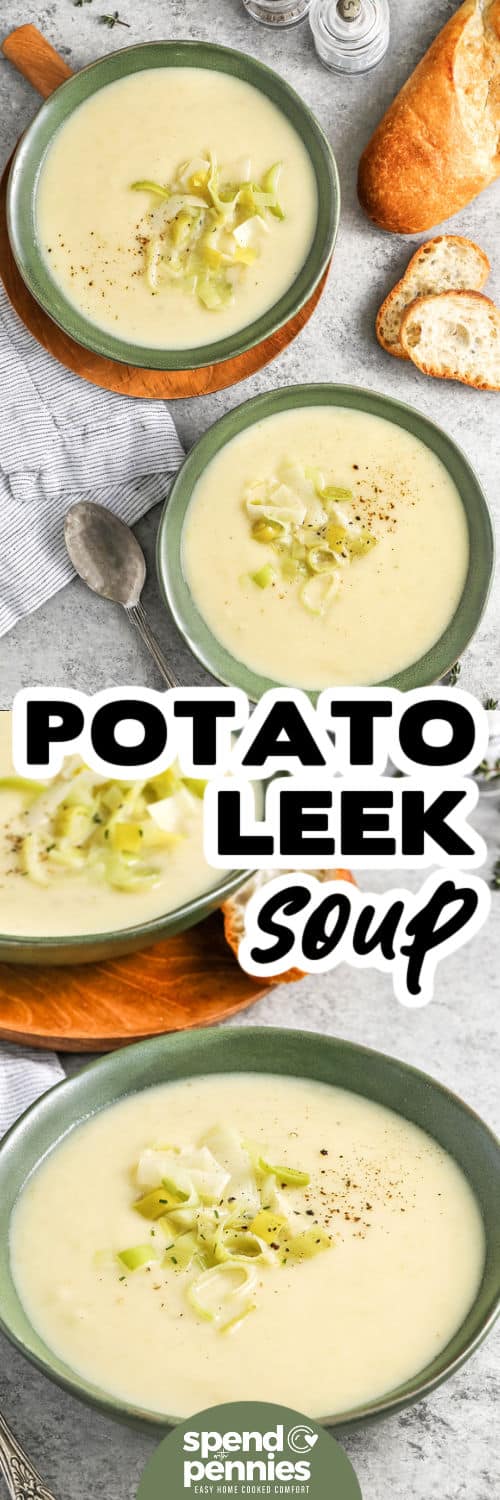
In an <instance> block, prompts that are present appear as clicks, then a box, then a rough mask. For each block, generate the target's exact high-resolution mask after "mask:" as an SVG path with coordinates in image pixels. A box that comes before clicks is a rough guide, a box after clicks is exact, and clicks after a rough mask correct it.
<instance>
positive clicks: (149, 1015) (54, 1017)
mask: <svg viewBox="0 0 500 1500" xmlns="http://www.w3.org/2000/svg"><path fill="white" fill-rule="evenodd" d="M270 988H272V985H271V984H262V982H260V983H259V981H258V980H256V979H251V978H250V976H249V975H248V974H245V973H244V972H243V970H242V969H240V967H239V965H238V963H237V961H236V959H235V958H234V956H233V954H232V952H231V949H230V948H229V947H228V945H227V943H226V940H225V938H224V933H223V927H222V919H221V916H220V913H219V912H216V913H215V914H214V915H213V916H211V917H208V918H207V920H206V921H205V922H201V923H200V924H199V926H198V927H191V928H190V929H189V931H188V932H185V933H180V934H179V936H178V937H174V938H169V939H168V941H166V942H163V943H157V944H155V946H154V947H152V948H146V949H143V951H142V952H140V953H132V954H129V955H128V956H127V957H126V958H117V959H113V960H110V961H109V962H108V963H97V964H79V965H76V966H73V967H71V968H58V967H52V968H38V967H31V966H30V965H28V964H0V1039H4V1040H6V1041H9V1042H19V1043H21V1045H23V1044H24V1046H27V1047H50V1048H55V1049H56V1050H57V1051H58V1052H110V1051H112V1049H113V1048H115V1047H124V1046H126V1045H127V1044H128V1043H130V1042H138V1041H141V1040H142V1039H143V1038H145V1037H148V1036H158V1035H159V1034H160V1033H162V1032H165V1031H186V1030H190V1029H191V1028H192V1027H194V1026H211V1025H213V1024H214V1022H216V1021H223V1020H225V1019H226V1018H227V1017H228V1016H232V1015H234V1014H235V1012H236V1011H238V1010H243V1009H244V1008H245V1006H248V1005H253V1004H254V1002H255V1001H256V1000H259V999H260V998H261V997H262V996H263V995H265V994H267V993H268V992H269V990H270Z"/></svg>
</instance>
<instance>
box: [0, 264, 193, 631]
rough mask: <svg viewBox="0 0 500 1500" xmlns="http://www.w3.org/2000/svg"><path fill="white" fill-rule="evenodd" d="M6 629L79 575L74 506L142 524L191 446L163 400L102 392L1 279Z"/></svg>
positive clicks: (0, 588)
mask: <svg viewBox="0 0 500 1500" xmlns="http://www.w3.org/2000/svg"><path fill="white" fill-rule="evenodd" d="M0 392H1V414H2V422H1V431H0V636H1V635H4V634H5V632H6V631H7V630H11V629H12V626H13V625H15V624H16V623H17V621H18V620H20V619H21V618H22V616H23V615H27V614H31V613H32V612H33V610H35V609H38V608H39V606H40V605H41V604H44V603H45V601H46V600H47V599H49V598H50V597H51V595H52V594H55V593H57V591H58V589H60V588H63V586H64V584H66V583H69V581H70V579H71V578H72V577H74V573H73V569H72V567H71V563H70V561H69V558H68V555H67V552H66V548H65V545H64V538H63V521H64V516H65V513H66V511H67V510H68V509H69V506H70V505H73V504H74V502H75V501H76V500H82V499H86V500H97V501H99V503H100V504H101V505H107V506H109V509H110V510H113V511H116V514H117V515H119V516H121V518H122V520H124V521H127V522H129V523H133V522H134V521H137V520H138V519H139V517H140V516H142V515H144V513H145V512H146V511H147V510H150V508H151V506H152V505H156V503H157V501H159V500H163V499H164V498H165V496H166V495H167V494H168V490H169V487H170V484H171V481H172V479H173V477H174V474H175V473H176V470H177V469H178V467H179V464H180V463H181V462H182V459H183V457H184V452H183V448H182V445H181V443H180V441H179V438H178V436H177V432H176V429H175V426H174V423H173V420H172V417H171V415H170V412H169V410H168V407H167V406H166V404H165V402H163V401H143V400H134V399H133V398H131V397H128V396H118V395H114V394H112V392H110V391H103V390H100V389H99V388H98V387H96V386H92V385H89V384H87V382H86V381H84V380H81V379H80V378H79V376H78V375H74V374H72V373H71V371H69V370H65V369H63V367H62V365H59V364H58V363H57V362H56V360H53V359H52V358H51V356H50V355H49V354H47V353H46V350H45V349H42V348H41V347H40V345H39V344H37V343H36V341H35V339H34V338H32V336H31V334H30V333H28V332H27V330H26V329H25V327H24V324H23V323H22V322H21V321H20V319H19V318H18V316H17V313H15V312H14V311H13V309H12V308H11V306H10V303H9V302H8V300H7V297H6V294H5V291H4V289H3V287H2V286H1V284H0Z"/></svg>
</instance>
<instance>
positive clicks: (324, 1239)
mask: <svg viewBox="0 0 500 1500" xmlns="http://www.w3.org/2000/svg"><path fill="white" fill-rule="evenodd" d="M332 1244H333V1241H332V1240H331V1239H330V1235H329V1234H327V1232H326V1229H321V1228H320V1226H319V1224H318V1225H315V1226H314V1228H313V1229H303V1230H302V1232H301V1233H300V1234H293V1235H292V1237H291V1239H290V1242H289V1248H290V1255H292V1256H293V1257H294V1258H295V1259H296V1260H310V1259H311V1258H312V1256H313V1255H319V1254H320V1253H321V1251H322V1250H330V1249H331V1247H332Z"/></svg>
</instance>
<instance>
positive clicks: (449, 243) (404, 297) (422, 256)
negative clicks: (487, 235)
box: [375, 234, 491, 359]
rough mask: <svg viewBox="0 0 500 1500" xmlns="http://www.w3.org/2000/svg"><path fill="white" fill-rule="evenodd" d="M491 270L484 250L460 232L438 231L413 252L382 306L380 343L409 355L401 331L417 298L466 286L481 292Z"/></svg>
mask: <svg viewBox="0 0 500 1500" xmlns="http://www.w3.org/2000/svg"><path fill="white" fill-rule="evenodd" d="M490 270H491V267H490V262H489V260H488V256H487V255H485V253H484V250H481V249H480V247H479V245H474V244H473V241H472V240H466V239H464V238H463V236H462V235H461V234H439V235H437V237H436V239H433V240H427V242H426V244H425V245H420V248H419V249H418V250H416V251H415V254H414V255H412V258H411V260H410V262H409V264H408V266H407V268H406V271H405V273H404V276H402V278H401V281H398V283H397V285H396V286H394V287H393V289H392V292H389V296H388V297H386V299H385V302H383V303H382V306H381V308H379V311H378V313H377V320H376V323H375V331H376V334H377V338H378V341H379V344H381V345H382V348H383V349H385V350H386V351H387V353H388V354H395V355H396V358H397V359H407V358H408V355H407V354H406V353H405V350H404V349H403V345H402V343H401V339H400V337H399V332H400V328H401V319H402V318H403V316H404V314H405V312H406V309H407V308H408V307H409V306H410V304H411V303H412V302H414V300H415V298H416V297H427V296H429V295H431V294H434V293H435V292H448V291H460V290H462V289H463V288H465V289H467V290H470V291H476V292H480V291H481V288H482V287H483V286H484V284H485V281H486V280H487V277H488V276H489V273H490Z"/></svg>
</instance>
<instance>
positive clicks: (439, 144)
mask: <svg viewBox="0 0 500 1500" xmlns="http://www.w3.org/2000/svg"><path fill="white" fill-rule="evenodd" d="M417 11H418V6H416V7H415V14H417ZM499 135H500V0H465V3H464V4H463V5H461V6H460V8H459V10H457V11H456V12H455V15H453V16H452V17H451V18H450V20H449V21H448V22H447V23H446V26H444V27H443V30H442V31H440V33H439V35H438V36H437V37H436V39H435V41H434V42H433V43H432V46H431V47H430V48H429V50H428V52H426V54H425V57H423V58H422V61H421V62H420V63H419V64H418V67H416V68H415V71H414V72H413V73H412V74H411V77H410V78H409V79H408V81H407V83H405V84H404V86H403V88H402V89H401V91H400V93H399V94H398V95H397V96H396V98H395V99H394V101H393V103H392V104H391V105H390V107H389V109H388V110H387V113H386V114H385V115H384V117H383V119H382V120H381V121H380V124H379V125H378V127H377V129H376V131H375V133H374V135H373V136H372V138H371V140H370V141H369V143H368V145H367V146H366V148H365V150H364V152H363V155H362V157H361V161H360V164H359V174H358V193H359V198H360V202H361V204H362V206H363V208H364V209H365V210H366V213H367V214H368V215H369V217H370V218H371V219H373V220H374V221H375V223H376V224H379V225H380V227H381V228H382V229H390V230H393V231H394V232H395V233H397V234H420V233H421V232H422V231H423V230H426V229H432V228H433V227H434V225H435V224H441V223H442V222H443V220H444V219H449V218H450V217H451V215H452V214H456V213H458V211H459V209H461V208H463V207H464V205H465V204H466V203H469V202H470V200H471V198H475V197H476V195H477V193H480V192H481V191H482V189H483V188H485V187H488V184H489V183H490V182H493V181H494V179H495V177H498V175H499V173H500V151H499Z"/></svg>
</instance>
